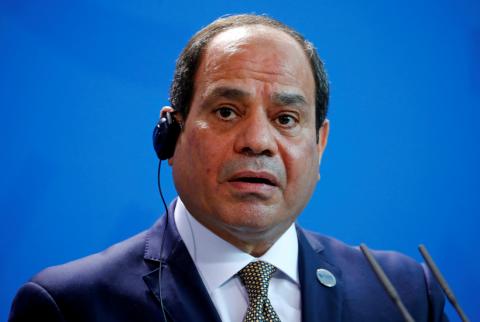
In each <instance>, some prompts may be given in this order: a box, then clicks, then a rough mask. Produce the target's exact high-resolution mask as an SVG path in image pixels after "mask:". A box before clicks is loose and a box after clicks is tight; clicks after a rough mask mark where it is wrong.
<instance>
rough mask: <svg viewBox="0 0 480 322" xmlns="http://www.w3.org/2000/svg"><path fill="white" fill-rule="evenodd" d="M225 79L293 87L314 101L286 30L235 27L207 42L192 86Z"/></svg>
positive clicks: (308, 75)
mask: <svg viewBox="0 0 480 322" xmlns="http://www.w3.org/2000/svg"><path fill="white" fill-rule="evenodd" d="M228 79H243V80H245V79H250V80H252V79H253V80H256V81H260V82H267V83H269V84H272V85H276V86H283V87H296V88H298V89H299V90H301V91H302V92H303V94H304V95H305V96H306V97H308V98H309V99H310V98H311V99H312V100H314V78H313V73H312V69H311V66H310V62H309V60H308V59H307V57H306V54H305V52H304V50H303V49H302V47H301V45H300V44H299V43H298V42H297V41H296V40H295V39H294V38H292V36H290V35H288V34H287V33H285V32H283V31H280V30H277V29H274V28H272V27H268V26H263V25H253V26H241V27H235V28H232V29H228V30H226V31H223V32H221V33H219V34H218V35H216V36H215V37H214V38H213V39H212V40H211V41H210V42H209V44H208V45H207V47H206V48H205V51H204V53H203V56H202V59H201V62H200V66H199V68H198V70H197V73H196V77H195V84H196V85H195V87H197V89H198V87H199V86H202V85H210V84H211V83H213V82H215V81H219V80H228ZM203 83H205V84H203Z"/></svg>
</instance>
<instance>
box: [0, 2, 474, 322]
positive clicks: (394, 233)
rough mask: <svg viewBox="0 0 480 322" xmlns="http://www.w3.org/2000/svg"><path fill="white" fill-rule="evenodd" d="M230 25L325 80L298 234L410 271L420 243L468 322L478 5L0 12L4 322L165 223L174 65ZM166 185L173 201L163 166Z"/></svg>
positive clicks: (119, 6) (72, 5) (0, 294)
mask: <svg viewBox="0 0 480 322" xmlns="http://www.w3.org/2000/svg"><path fill="white" fill-rule="evenodd" d="M243 12H255V13H267V14H269V15H271V16H273V17H275V18H277V19H279V20H281V21H283V22H285V23H287V24H289V25H291V26H293V27H294V28H296V29H298V30H299V31H300V32H302V33H303V34H304V35H306V37H307V38H308V39H310V40H311V41H313V42H314V43H315V44H316V46H317V47H318V50H319V52H320V55H321V56H322V57H323V59H324V61H325V63H326V67H327V70H328V72H329V75H330V81H331V91H332V95H331V105H330V114H329V118H330V120H331V136H330V141H329V146H328V148H327V151H326V154H325V157H324V160H323V163H322V180H321V182H320V184H319V186H318V188H317V190H316V192H315V195H314V196H313V199H312V201H311V203H310V204H309V205H308V206H307V208H306V209H305V211H304V213H303V214H302V216H301V217H300V219H299V221H300V223H301V224H303V225H304V226H306V227H307V228H310V229H313V230H317V231H320V232H323V233H325V234H328V235H333V236H335V237H338V238H340V239H342V240H344V241H346V242H348V243H352V244H358V243H360V242H366V243H367V244H368V245H369V246H370V247H371V248H384V249H395V250H399V251H402V252H404V253H407V254H409V255H410V256H412V257H414V258H416V259H417V260H420V256H419V255H418V254H417V250H416V247H417V244H419V243H421V242H422V243H425V244H426V245H427V246H428V248H429V250H430V252H431V254H432V256H433V257H434V258H435V259H436V261H437V263H438V266H439V267H440V268H441V269H442V270H443V272H444V275H445V276H446V277H447V279H448V280H449V282H450V285H451V286H452V288H453V289H454V290H455V291H456V293H457V297H458V298H459V300H460V303H462V304H463V306H464V308H465V310H466V312H467V313H468V314H469V315H470V318H471V319H472V320H473V321H480V300H479V299H480V295H479V291H478V290H479V289H480V277H479V274H480V256H479V255H478V254H479V250H478V249H479V248H478V247H479V244H480V237H479V227H480V225H479V224H480V220H479V218H478V215H479V214H480V201H479V194H480V180H479V179H480V170H479V168H480V167H479V165H480V144H479V143H480V129H479V126H478V125H477V124H478V122H479V119H480V111H479V107H480V104H479V103H480V4H479V2H478V1H474V0H461V1H444V0H441V1H398V2H397V1H395V2H393V1H392V2H388V3H387V2H386V1H380V0H378V1H369V2H365V3H362V2H361V1H347V2H339V1H312V2H303V1H271V2H262V1H241V2H240V1H239V2H235V3H230V4H228V3H227V2H223V1H207V2H182V1H175V2H170V1H153V0H145V1H127V0H121V1H120V0H116V1H107V0H104V1H92V0H86V1H78V2H73V1H33V0H24V1H18V0H2V1H1V2H0V108H1V114H0V124H1V126H0V133H1V136H0V140H1V141H0V143H1V148H0V151H1V152H0V160H1V163H0V169H1V178H0V261H1V263H0V285H1V288H0V319H6V317H7V314H8V310H9V306H10V303H11V300H12V298H13V296H14V294H15V292H16V289H17V288H18V287H19V286H20V285H21V284H22V283H23V282H25V281H26V280H27V279H28V278H29V277H31V276H32V275H33V274H34V273H35V272H37V271H39V270H40V269H42V268H43V267H46V266H49V265H54V264H59V263H62V262H65V261H69V260H72V259H75V258H78V257H81V256H85V255H87V254H90V253H92V252H97V251H100V250H102V249H104V248H106V247H108V246H109V245H111V244H112V243H115V242H117V241H120V240H122V239H124V238H126V237H128V236H130V235H132V234H135V233H136V232H138V231H140V230H143V229H145V228H147V227H149V226H150V225H151V224H152V223H153V222H154V221H155V219H156V218H157V217H158V216H159V215H160V214H161V213H162V211H163V207H162V204H161V201H160V199H159V196H158V191H157V188H156V167H157V159H156V156H155V154H154V152H153V150H152V146H151V133H152V129H153V126H154V124H155V122H156V120H157V116H158V113H159V109H160V108H161V107H162V105H166V104H167V103H168V87H169V83H170V80H171V78H172V73H173V69H174V63H175V59H176V57H177V55H178V53H179V52H180V51H181V49H182V48H183V46H184V45H185V43H186V42H187V40H188V39H189V37H190V36H191V35H192V34H193V33H194V32H195V31H197V30H198V29H199V28H201V27H202V26H204V25H206V24H208V23H209V22H210V21H212V20H213V19H214V18H216V17H218V16H220V15H223V14H227V13H243ZM162 182H163V189H164V191H165V193H166V195H167V197H168V199H171V198H173V197H174V196H175V191H174V188H173V185H172V181H171V175H170V168H169V167H167V166H164V169H163V170H162ZM385 300H386V301H387V300H388V299H387V298H385ZM448 311H449V314H450V316H451V318H452V320H453V321H458V319H457V318H456V317H455V316H454V315H453V314H452V311H451V308H448Z"/></svg>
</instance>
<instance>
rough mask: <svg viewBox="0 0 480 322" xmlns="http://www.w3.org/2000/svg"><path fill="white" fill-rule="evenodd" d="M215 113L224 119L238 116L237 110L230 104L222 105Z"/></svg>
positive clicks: (227, 119)
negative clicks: (229, 105)
mask: <svg viewBox="0 0 480 322" xmlns="http://www.w3.org/2000/svg"><path fill="white" fill-rule="evenodd" d="M215 114H216V115H217V116H218V117H219V118H220V119H222V120H224V121H230V120H233V119H234V118H235V117H236V116H237V114H236V113H235V111H234V110H233V109H232V108H230V107H228V106H222V107H220V108H218V109H217V110H215Z"/></svg>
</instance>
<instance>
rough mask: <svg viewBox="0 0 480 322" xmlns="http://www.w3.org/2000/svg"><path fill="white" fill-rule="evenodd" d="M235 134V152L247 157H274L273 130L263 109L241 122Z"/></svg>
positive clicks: (276, 149)
mask: <svg viewBox="0 0 480 322" xmlns="http://www.w3.org/2000/svg"><path fill="white" fill-rule="evenodd" d="M242 123H243V124H242V125H243V126H242V127H240V129H239V133H237V137H236V141H235V151H236V152H238V153H241V154H244V155H247V156H259V155H263V156H270V157H271V156H274V155H275V154H276V153H277V152H278V145H277V141H276V138H275V133H274V131H275V129H274V128H272V124H271V123H270V120H269V118H268V115H266V113H265V111H264V110H263V109H258V110H257V111H256V112H255V113H252V114H251V115H249V116H248V117H245V118H244V119H243V120H242Z"/></svg>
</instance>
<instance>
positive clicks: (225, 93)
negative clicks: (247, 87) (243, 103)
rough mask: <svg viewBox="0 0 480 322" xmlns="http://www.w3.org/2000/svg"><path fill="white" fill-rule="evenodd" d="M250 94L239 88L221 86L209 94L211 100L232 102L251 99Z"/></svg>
mask: <svg viewBox="0 0 480 322" xmlns="http://www.w3.org/2000/svg"><path fill="white" fill-rule="evenodd" d="M250 96H251V95H250V93H248V92H245V91H243V90H241V89H238V88H233V87H227V86H220V87H217V88H215V89H214V90H213V91H211V92H210V93H208V94H207V97H208V99H209V100H211V99H216V98H226V99H230V100H243V99H246V98H248V97H250Z"/></svg>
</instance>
